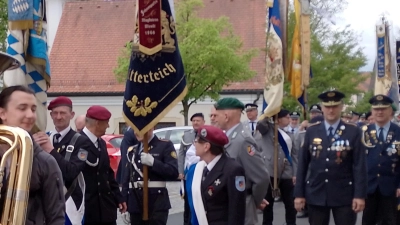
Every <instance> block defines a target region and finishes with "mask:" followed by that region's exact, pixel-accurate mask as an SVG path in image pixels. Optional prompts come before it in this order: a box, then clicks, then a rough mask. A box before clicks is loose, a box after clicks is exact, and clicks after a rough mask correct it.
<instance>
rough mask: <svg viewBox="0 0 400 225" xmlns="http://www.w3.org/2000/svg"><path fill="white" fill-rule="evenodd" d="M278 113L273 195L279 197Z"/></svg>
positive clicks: (275, 119)
mask: <svg viewBox="0 0 400 225" xmlns="http://www.w3.org/2000/svg"><path fill="white" fill-rule="evenodd" d="M278 132H279V131H278V114H276V115H275V116H274V190H273V191H272V196H273V197H274V198H275V197H279V196H280V192H279V188H278V151H279V146H278Z"/></svg>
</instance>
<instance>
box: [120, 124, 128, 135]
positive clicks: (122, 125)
mask: <svg viewBox="0 0 400 225" xmlns="http://www.w3.org/2000/svg"><path fill="white" fill-rule="evenodd" d="M126 130H128V125H126V123H119V133H120V134H124V133H125V131H126Z"/></svg>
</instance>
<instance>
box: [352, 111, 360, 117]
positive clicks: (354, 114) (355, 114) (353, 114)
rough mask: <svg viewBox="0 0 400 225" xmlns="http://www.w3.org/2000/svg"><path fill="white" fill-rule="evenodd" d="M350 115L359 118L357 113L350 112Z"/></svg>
mask: <svg viewBox="0 0 400 225" xmlns="http://www.w3.org/2000/svg"><path fill="white" fill-rule="evenodd" d="M350 114H351V115H352V116H360V114H359V113H358V112H354V111H350Z"/></svg>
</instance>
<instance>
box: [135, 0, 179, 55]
mask: <svg viewBox="0 0 400 225" xmlns="http://www.w3.org/2000/svg"><path fill="white" fill-rule="evenodd" d="M138 9H139V13H138V17H137V18H138V20H137V21H138V28H139V31H140V35H139V37H140V38H139V51H141V52H143V53H144V54H146V55H153V54H155V53H157V52H159V51H161V49H162V41H161V35H162V34H161V32H162V31H165V30H166V29H167V28H168V29H169V27H165V25H168V24H169V23H168V21H167V20H165V19H169V18H170V16H172V15H169V16H167V15H166V13H165V11H163V10H161V2H160V0H153V1H151V0H139V6H138ZM165 22H167V23H165ZM161 23H162V26H163V29H161Z"/></svg>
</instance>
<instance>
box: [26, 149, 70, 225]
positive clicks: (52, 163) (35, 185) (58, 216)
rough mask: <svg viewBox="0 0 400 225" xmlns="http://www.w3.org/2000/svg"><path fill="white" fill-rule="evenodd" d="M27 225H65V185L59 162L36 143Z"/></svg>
mask: <svg viewBox="0 0 400 225" xmlns="http://www.w3.org/2000/svg"><path fill="white" fill-rule="evenodd" d="M33 146H34V158H33V164H32V175H31V183H30V188H29V189H30V190H29V201H28V210H27V216H26V223H25V225H33V224H36V225H44V224H46V225H64V223H65V199H64V190H63V187H64V184H63V178H62V174H61V170H60V168H59V167H58V164H57V161H56V160H55V159H54V158H53V156H51V155H50V154H48V153H47V152H44V151H43V150H42V149H41V148H40V146H39V145H37V144H36V143H34V145H33Z"/></svg>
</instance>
